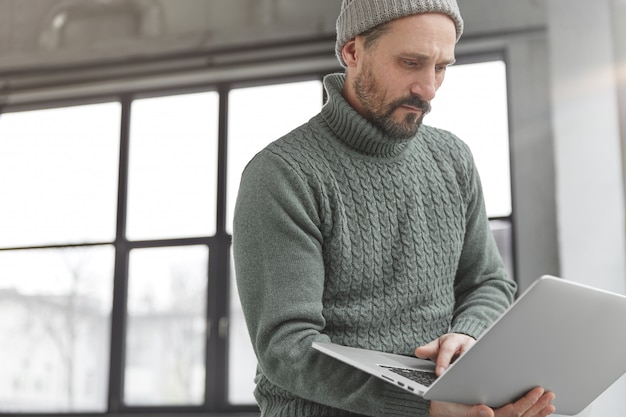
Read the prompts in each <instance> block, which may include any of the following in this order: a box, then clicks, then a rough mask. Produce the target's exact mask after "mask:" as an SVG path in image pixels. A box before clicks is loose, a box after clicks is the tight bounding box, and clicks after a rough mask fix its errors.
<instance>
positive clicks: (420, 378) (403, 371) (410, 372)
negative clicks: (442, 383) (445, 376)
mask: <svg viewBox="0 0 626 417" xmlns="http://www.w3.org/2000/svg"><path fill="white" fill-rule="evenodd" d="M380 366H382V367H383V368H386V369H389V370H390V371H391V372H394V373H396V374H398V375H402V376H404V377H406V378H409V379H410V380H411V381H415V382H417V383H418V384H422V385H424V386H426V387H429V386H430V384H432V383H433V382H435V379H437V376H436V375H435V373H434V372H430V371H418V370H416V369H407V368H396V367H393V366H385V365H380Z"/></svg>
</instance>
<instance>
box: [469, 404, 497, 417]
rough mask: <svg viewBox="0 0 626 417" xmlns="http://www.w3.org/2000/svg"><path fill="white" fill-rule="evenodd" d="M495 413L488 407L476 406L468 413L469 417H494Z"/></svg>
mask: <svg viewBox="0 0 626 417" xmlns="http://www.w3.org/2000/svg"><path fill="white" fill-rule="evenodd" d="M494 415H495V413H494V411H493V410H492V409H491V408H489V407H487V406H486V405H475V406H473V407H471V408H470V409H469V411H468V413H467V416H468V417H494Z"/></svg>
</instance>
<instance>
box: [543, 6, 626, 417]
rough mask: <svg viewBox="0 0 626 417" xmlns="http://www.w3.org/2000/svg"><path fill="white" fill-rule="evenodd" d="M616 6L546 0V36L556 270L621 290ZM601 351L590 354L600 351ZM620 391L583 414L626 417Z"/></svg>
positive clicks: (624, 386) (625, 248) (623, 386)
mask: <svg viewBox="0 0 626 417" xmlns="http://www.w3.org/2000/svg"><path fill="white" fill-rule="evenodd" d="M616 4H617V2H613V1H611V0H596V1H594V2H583V1H572V0H549V1H548V27H549V35H548V37H549V44H550V45H549V46H550V64H551V65H550V68H551V70H550V72H551V93H552V116H553V118H552V124H553V133H554V145H555V155H556V158H555V159H556V165H555V167H556V189H557V194H556V197H557V223H558V237H559V255H560V260H561V274H562V276H563V277H564V278H566V279H569V280H572V281H576V282H581V283H584V284H588V285H592V286H595V287H600V288H603V289H606V290H610V291H616V292H620V293H624V292H625V287H626V281H625V276H626V274H625V269H626V267H625V265H626V262H625V254H626V245H625V241H624V240H625V239H624V188H623V176H622V172H623V171H622V159H621V155H622V152H621V149H622V147H621V142H622V138H621V136H620V134H621V132H620V124H619V113H620V109H619V106H618V100H617V97H618V96H617V78H616V72H615V65H616V61H615V56H616V53H615V52H616V50H615V47H616V44H615V42H614V38H613V31H612V24H614V23H619V24H625V23H626V21H621V22H612V16H613V12H614V10H615V8H616ZM625 110H626V109H621V111H622V112H624V111H625ZM616 319H617V318H616ZM618 320H620V321H621V320H623V318H622V317H620V318H619V319H618ZM616 331H618V330H617V329H616ZM619 331H623V330H619ZM601 349H602V346H598V352H590V356H591V357H593V356H594V355H601V354H602V351H601ZM625 392H626V379H625V378H622V380H620V381H619V382H618V383H617V384H616V385H614V386H613V387H612V388H611V389H609V391H607V392H606V393H605V394H604V395H603V396H602V397H601V398H600V399H598V400H597V401H596V402H595V403H594V404H593V405H592V407H591V408H590V409H589V410H587V412H586V413H584V415H589V416H593V417H622V416H624V415H626V396H625V395H624V393H625ZM557 411H558V410H557Z"/></svg>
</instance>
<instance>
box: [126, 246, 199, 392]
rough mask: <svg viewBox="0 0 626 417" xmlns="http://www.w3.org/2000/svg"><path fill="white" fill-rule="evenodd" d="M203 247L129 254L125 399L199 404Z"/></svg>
mask: <svg viewBox="0 0 626 417" xmlns="http://www.w3.org/2000/svg"><path fill="white" fill-rule="evenodd" d="M208 257H209V251H208V248H207V247H206V246H183V247H167V248H155V249H136V250H133V251H131V253H130V262H129V283H128V325H127V334H126V367H125V373H124V381H125V383H124V402H125V403H126V404H129V405H193V404H196V405H197V404H202V403H203V402H204V387H205V376H206V364H205V354H204V352H205V341H206V300H207V298H206V297H207V281H208V279H207V273H208V272H207V271H208V262H209V260H208Z"/></svg>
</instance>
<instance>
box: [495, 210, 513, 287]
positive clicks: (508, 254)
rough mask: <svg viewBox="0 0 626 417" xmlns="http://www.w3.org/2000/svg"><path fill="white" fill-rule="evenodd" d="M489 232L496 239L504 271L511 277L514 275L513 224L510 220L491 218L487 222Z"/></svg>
mask: <svg viewBox="0 0 626 417" xmlns="http://www.w3.org/2000/svg"><path fill="white" fill-rule="evenodd" d="M489 226H490V227H491V232H492V233H493V237H494V239H495V241H496V246H497V247H498V252H500V256H501V257H502V261H503V262H504V267H505V268H506V272H507V274H508V275H509V277H511V278H512V279H515V275H514V272H515V271H514V263H515V262H514V258H513V225H512V223H511V221H510V220H491V221H490V222H489Z"/></svg>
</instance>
